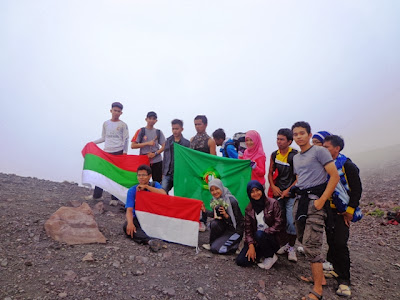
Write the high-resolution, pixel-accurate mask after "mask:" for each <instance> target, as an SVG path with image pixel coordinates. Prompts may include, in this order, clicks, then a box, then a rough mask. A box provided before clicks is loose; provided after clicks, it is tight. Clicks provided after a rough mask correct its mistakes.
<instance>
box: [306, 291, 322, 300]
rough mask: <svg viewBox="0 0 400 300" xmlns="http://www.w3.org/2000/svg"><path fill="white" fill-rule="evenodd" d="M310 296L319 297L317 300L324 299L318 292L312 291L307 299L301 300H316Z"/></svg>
mask: <svg viewBox="0 0 400 300" xmlns="http://www.w3.org/2000/svg"><path fill="white" fill-rule="evenodd" d="M310 294H313V295H314V296H315V297H317V300H322V299H323V298H324V297H323V296H322V295H320V294H318V293H317V292H316V291H314V290H310V293H309V294H308V295H307V296H306V297H303V298H301V300H315V299H313V298H311V297H310Z"/></svg>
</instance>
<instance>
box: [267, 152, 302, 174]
mask: <svg viewBox="0 0 400 300" xmlns="http://www.w3.org/2000/svg"><path fill="white" fill-rule="evenodd" d="M297 152H298V151H297V150H296V149H293V148H292V151H290V152H289V155H288V159H287V160H288V164H289V165H290V168H291V170H292V172H293V157H294V156H295V155H296V154H297ZM277 154H278V150H276V151H274V152H272V155H271V159H272V162H273V163H274V170H275V169H276V166H275V158H276V155H277Z"/></svg>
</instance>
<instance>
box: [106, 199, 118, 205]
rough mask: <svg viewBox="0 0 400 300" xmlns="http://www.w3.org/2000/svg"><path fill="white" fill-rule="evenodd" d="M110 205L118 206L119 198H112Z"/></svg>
mask: <svg viewBox="0 0 400 300" xmlns="http://www.w3.org/2000/svg"><path fill="white" fill-rule="evenodd" d="M108 204H109V205H110V206H118V200H110V203H108Z"/></svg>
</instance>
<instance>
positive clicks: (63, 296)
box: [58, 293, 68, 298]
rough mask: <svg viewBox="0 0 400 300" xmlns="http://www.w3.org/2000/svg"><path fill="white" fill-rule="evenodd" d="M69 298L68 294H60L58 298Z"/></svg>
mask: <svg viewBox="0 0 400 300" xmlns="http://www.w3.org/2000/svg"><path fill="white" fill-rule="evenodd" d="M67 296H68V294H67V293H59V294H58V297H59V298H65V297H67Z"/></svg>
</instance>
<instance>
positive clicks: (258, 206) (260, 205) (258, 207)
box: [247, 180, 267, 214]
mask: <svg viewBox="0 0 400 300" xmlns="http://www.w3.org/2000/svg"><path fill="white" fill-rule="evenodd" d="M253 188H256V189H258V190H260V191H261V192H262V196H261V198H260V199H259V200H254V199H253V198H251V190H252V189H253ZM247 196H249V199H250V203H251V206H252V207H253V209H254V211H255V212H256V214H259V213H260V212H261V211H262V210H264V208H265V201H266V200H267V197H266V196H265V191H264V187H263V186H262V184H261V183H259V182H258V181H257V180H250V182H249V183H248V184H247Z"/></svg>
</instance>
